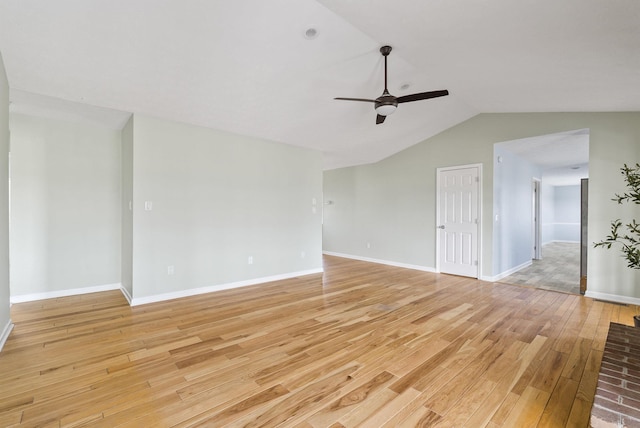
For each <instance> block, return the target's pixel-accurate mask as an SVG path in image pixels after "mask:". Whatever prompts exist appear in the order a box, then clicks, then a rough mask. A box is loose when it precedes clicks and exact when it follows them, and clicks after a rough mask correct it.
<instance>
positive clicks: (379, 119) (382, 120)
mask: <svg viewBox="0 0 640 428" xmlns="http://www.w3.org/2000/svg"><path fill="white" fill-rule="evenodd" d="M386 118H387V116H382V115H380V114H379V115H377V116H376V125H380V124H381V123H382V122H384V120H385V119H386Z"/></svg>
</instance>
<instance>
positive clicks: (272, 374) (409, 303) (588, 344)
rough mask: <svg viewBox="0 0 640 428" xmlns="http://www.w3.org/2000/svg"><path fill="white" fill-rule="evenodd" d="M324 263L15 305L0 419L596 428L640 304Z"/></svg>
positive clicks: (57, 423)
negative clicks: (610, 360)
mask: <svg viewBox="0 0 640 428" xmlns="http://www.w3.org/2000/svg"><path fill="white" fill-rule="evenodd" d="M324 260H325V273H324V275H320V274H319V275H310V276H306V277H301V278H296V279H289V280H284V281H279V282H273V283H269V284H263V285H259V286H252V287H245V288H240V289H234V290H227V291H221V292H217V293H211V294H207V295H200V296H195V297H189V298H184V299H179V300H173V301H169V302H162V303H155V304H149V305H144V306H138V307H134V308H131V307H129V306H128V305H127V303H126V301H125V299H124V298H123V297H122V295H121V294H120V293H119V292H104V293H95V294H87V295H82V296H74V297H66V298H60V299H51V300H44V301H39V302H30V303H21V304H16V305H14V306H13V307H12V319H13V321H14V323H15V328H14V330H13V332H12V333H11V335H10V337H9V339H8V341H7V343H6V345H5V347H4V350H3V351H2V353H0V426H2V427H13V426H16V427H17V426H28V427H36V426H38V427H63V426H64V427H67V426H69V427H71V426H78V427H79V426H91V427H120V426H122V427H174V426H175V427H191V426H203V427H219V426H246V427H254V426H290V427H352V426H362V427H405V426H406V427H410V426H438V427H474V428H476V427H526V426H541V427H564V426H573V427H586V426H588V422H589V413H590V409H591V404H592V401H593V397H594V392H595V387H596V381H597V374H598V370H599V367H600V362H601V359H602V351H603V348H604V344H605V340H606V336H607V329H608V326H609V322H610V321H613V322H618V323H622V324H632V315H633V314H635V313H638V312H637V311H638V308H637V307H629V306H619V305H615V304H609V303H603V302H599V301H594V300H592V299H589V298H585V297H581V296H577V295H569V294H563V293H555V292H550V291H545V290H538V289H533V288H525V287H521V286H513V285H506V284H499V283H493V284H492V283H487V282H482V281H476V280H471V279H466V278H462V277H455V276H448V275H438V274H431V273H425V272H419V271H415V270H407V269H402V268H395V267H390V266H384V265H378V264H371V263H365V262H360V261H354V260H347V259H341V258H336V257H325V259H324Z"/></svg>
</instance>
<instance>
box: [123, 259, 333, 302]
mask: <svg viewBox="0 0 640 428" xmlns="http://www.w3.org/2000/svg"><path fill="white" fill-rule="evenodd" d="M322 272H324V269H322V268H318V269H310V270H305V271H300V272H291V273H286V274H282V275H273V276H268V277H263V278H255V279H249V280H246V281H238V282H231V283H227V284H219V285H212V286H208V287H200V288H191V289H189V290H180V291H174V292H171V293H163V294H155V295H153V296H146V297H134V298H132V299H131V301H130V303H129V304H130V305H131V306H139V305H146V304H148V303H156V302H163V301H165V300H173V299H179V298H182V297H189V296H195V295H198V294H206V293H212V292H214V291H221V290H229V289H231V288H239V287H246V286H249V285H257V284H263V283H266V282H273V281H281V280H283V279H289V278H296V277H298V276H305V275H311V274H316V273H322ZM125 297H126V296H125Z"/></svg>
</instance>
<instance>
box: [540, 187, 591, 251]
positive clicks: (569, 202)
mask: <svg viewBox="0 0 640 428" xmlns="http://www.w3.org/2000/svg"><path fill="white" fill-rule="evenodd" d="M580 200H581V193H580V185H575V186H574V185H569V186H552V185H548V184H544V181H543V185H542V202H541V208H542V213H541V218H542V222H543V224H542V244H543V245H544V244H548V243H550V242H554V241H560V242H580Z"/></svg>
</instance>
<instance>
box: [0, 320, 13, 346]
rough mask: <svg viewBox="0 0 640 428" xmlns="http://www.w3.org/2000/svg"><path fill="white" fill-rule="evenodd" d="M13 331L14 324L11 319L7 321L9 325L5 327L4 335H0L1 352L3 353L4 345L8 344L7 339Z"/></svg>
mask: <svg viewBox="0 0 640 428" xmlns="http://www.w3.org/2000/svg"><path fill="white" fill-rule="evenodd" d="M11 330H13V323H12V322H11V319H9V321H7V325H5V326H4V329H3V330H2V334H0V351H2V348H3V347H4V344H5V343H6V342H7V339H8V338H9V335H10V334H11Z"/></svg>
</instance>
